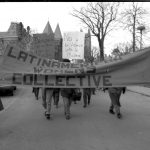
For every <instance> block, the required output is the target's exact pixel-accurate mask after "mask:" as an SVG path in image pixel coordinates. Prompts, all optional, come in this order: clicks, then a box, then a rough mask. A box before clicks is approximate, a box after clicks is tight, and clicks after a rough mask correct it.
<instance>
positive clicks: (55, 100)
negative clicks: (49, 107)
mask: <svg viewBox="0 0 150 150" xmlns="http://www.w3.org/2000/svg"><path fill="white" fill-rule="evenodd" d="M53 98H54V105H56V106H58V102H59V92H55V93H54V95H53Z"/></svg>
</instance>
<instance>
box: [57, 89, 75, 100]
mask: <svg viewBox="0 0 150 150" xmlns="http://www.w3.org/2000/svg"><path fill="white" fill-rule="evenodd" d="M60 92H61V96H62V97H67V98H71V97H72V95H73V93H74V89H72V88H63V89H61V90H60Z"/></svg>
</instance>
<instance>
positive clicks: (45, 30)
mask: <svg viewBox="0 0 150 150" xmlns="http://www.w3.org/2000/svg"><path fill="white" fill-rule="evenodd" d="M43 33H46V34H48V35H49V34H53V30H52V28H51V26H50V23H49V21H48V22H47V24H46V26H45V28H44V30H43Z"/></svg>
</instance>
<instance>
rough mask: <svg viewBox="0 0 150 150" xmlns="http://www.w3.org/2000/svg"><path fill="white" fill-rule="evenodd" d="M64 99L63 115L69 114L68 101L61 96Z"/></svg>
mask: <svg viewBox="0 0 150 150" xmlns="http://www.w3.org/2000/svg"><path fill="white" fill-rule="evenodd" d="M63 101H64V113H65V115H70V101H69V99H68V98H67V97H63Z"/></svg>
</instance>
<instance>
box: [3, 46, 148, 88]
mask: <svg viewBox="0 0 150 150" xmlns="http://www.w3.org/2000/svg"><path fill="white" fill-rule="evenodd" d="M149 64H150V48H145V49H143V50H141V51H137V52H134V53H132V54H128V55H125V56H122V57H120V58H118V59H116V60H113V61H105V62H102V63H100V64H98V65H95V66H85V65H83V64H81V63H79V64H73V63H65V62H58V61H55V60H48V59H45V58H41V57H38V56H36V55H33V54H30V53H29V52H25V51H21V50H19V49H18V48H17V46H16V47H11V46H7V48H6V50H5V53H4V56H3V60H2V62H1V65H0V70H1V71H0V84H12V85H18V86H19V85H20V86H37V87H53V88H58V87H59V88H85V87H90V88H92V87H112V86H113V87H120V86H121V87H122V86H130V85H149V84H150V65H149Z"/></svg>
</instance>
